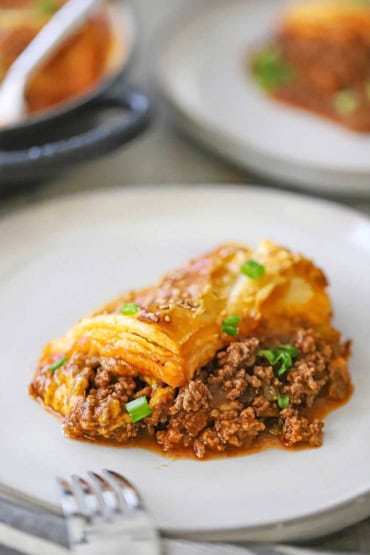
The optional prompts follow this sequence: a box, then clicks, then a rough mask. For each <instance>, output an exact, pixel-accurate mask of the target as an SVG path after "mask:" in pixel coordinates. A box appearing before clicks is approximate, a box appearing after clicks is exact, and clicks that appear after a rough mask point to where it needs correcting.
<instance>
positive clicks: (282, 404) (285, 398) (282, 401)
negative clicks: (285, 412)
mask: <svg viewBox="0 0 370 555" xmlns="http://www.w3.org/2000/svg"><path fill="white" fill-rule="evenodd" d="M277 404H278V407H279V408H280V409H287V408H288V407H289V395H282V394H281V393H279V395H278V398H277Z"/></svg>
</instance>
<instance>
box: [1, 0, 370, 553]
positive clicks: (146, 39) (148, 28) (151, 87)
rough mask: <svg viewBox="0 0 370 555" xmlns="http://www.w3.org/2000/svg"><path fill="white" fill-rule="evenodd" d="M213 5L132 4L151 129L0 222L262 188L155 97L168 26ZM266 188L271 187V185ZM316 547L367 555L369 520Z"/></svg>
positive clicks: (32, 193)
mask: <svg viewBox="0 0 370 555" xmlns="http://www.w3.org/2000/svg"><path fill="white" fill-rule="evenodd" d="M219 1H222V0H133V2H132V3H133V5H134V8H135V9H136V12H137V16H138V21H139V29H140V38H139V46H138V53H137V57H136V61H135V64H134V66H133V68H132V70H131V76H130V80H131V81H132V82H133V83H136V84H139V85H142V86H143V87H144V88H145V89H146V90H147V92H149V93H150V95H151V96H152V98H153V99H154V100H155V102H156V111H157V115H156V119H155V122H154V124H153V126H152V128H151V129H150V130H149V131H148V132H147V133H146V134H145V135H144V136H143V137H140V138H139V139H137V140H136V141H134V142H133V143H132V144H130V145H129V146H127V147H124V148H122V149H120V150H118V151H116V152H115V153H114V154H111V155H109V156H107V157H106V158H104V159H102V160H97V161H95V162H92V163H90V164H88V165H86V166H84V167H80V168H78V169H75V170H73V171H71V172H69V173H68V174H66V175H63V176H59V177H58V178H57V179H55V180H54V181H52V182H49V183H46V184H44V185H42V186H40V187H38V188H36V189H34V190H25V191H22V192H19V193H17V194H14V195H12V196H11V197H10V196H7V197H4V198H2V199H1V198H0V217H2V216H3V215H5V214H7V213H9V212H12V211H13V210H16V209H17V208H19V207H24V206H26V205H27V204H29V203H33V202H38V201H39V200H40V199H45V198H52V197H57V196H61V195H65V194H68V193H73V192H77V191H89V190H92V189H97V188H108V187H118V186H119V187H121V186H125V185H135V184H157V185H158V187H160V186H161V184H165V183H166V184H169V183H170V184H177V186H179V184H186V183H240V184H241V186H243V184H244V186H248V184H251V183H261V186H266V185H267V183H266V182H265V181H264V182H263V181H262V180H261V179H259V178H258V177H256V176H253V175H251V174H248V173H246V172H245V171H243V170H240V169H238V168H236V167H235V166H232V165H230V164H228V163H227V162H225V161H222V160H220V159H219V158H218V157H217V156H216V155H214V154H212V153H210V152H207V151H206V150H205V149H204V148H203V147H200V146H199V145H197V144H196V143H195V142H193V141H192V140H191V139H189V138H188V137H185V136H184V135H183V134H182V133H181V132H180V131H179V130H178V129H177V128H175V126H174V124H173V122H172V121H171V117H170V115H169V114H168V113H167V110H166V106H165V105H164V103H163V101H162V100H161V99H160V97H159V95H158V92H157V91H158V89H157V85H156V65H155V62H156V59H157V54H158V51H159V49H160V47H161V44H162V41H163V40H165V38H166V36H168V34H169V33H170V29H171V27H172V24H173V23H174V22H175V21H178V20H181V18H182V17H187V16H189V15H195V14H196V13H197V10H199V9H202V10H203V9H205V8H206V7H207V4H209V5H210V4H211V3H212V4H214V3H215V2H219ZM224 1H226V0H224ZM261 1H263V0H261ZM268 185H270V186H274V184H271V183H270V184H268ZM369 187H370V184H369ZM334 200H335V201H336V202H341V203H343V204H346V205H348V206H351V207H354V208H356V209H358V210H360V211H362V212H364V213H366V214H368V215H370V198H369V200H366V201H365V200H361V199H355V198H352V197H350V196H349V197H348V198H343V197H342V198H334ZM369 468H370V467H369ZM369 471H370V470H369ZM36 516H38V519H37V520H36V518H35V517H36ZM1 521H3V522H6V523H8V524H10V525H11V526H13V527H22V528H24V529H27V530H30V529H32V527H33V528H34V529H35V531H36V532H37V533H38V534H39V535H40V534H42V533H45V534H46V535H47V537H49V538H50V539H53V538H54V539H55V540H56V541H58V542H64V541H65V539H64V536H63V533H64V529H63V526H62V525H61V523H60V522H59V523H58V522H57V521H56V520H55V517H48V516H47V515H41V518H40V515H32V514H30V513H29V512H27V511H25V510H23V509H22V510H20V509H17V508H16V507H15V506H13V505H12V504H9V503H5V502H3V503H1V502H0V522H1ZM0 530H1V529H0ZM316 543H317V545H319V546H320V547H326V548H333V549H334V548H337V549H353V550H355V549H359V550H362V551H364V552H367V553H370V520H368V521H366V522H364V523H361V524H358V525H356V526H353V527H351V528H350V529H347V530H344V531H342V532H340V533H338V534H335V535H334V536H332V537H330V538H325V539H324V540H319V541H318V542H316ZM0 544H1V534H0ZM5 553H6V554H8V553H9V555H10V553H13V552H11V551H8V550H6V548H2V547H1V545H0V554H4V555H5Z"/></svg>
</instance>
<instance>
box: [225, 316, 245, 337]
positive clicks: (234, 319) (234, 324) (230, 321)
mask: <svg viewBox="0 0 370 555" xmlns="http://www.w3.org/2000/svg"><path fill="white" fill-rule="evenodd" d="M240 320H241V318H240V316H239V315H238V314H231V316H227V317H226V318H225V319H224V320H223V321H222V331H223V332H224V333H227V334H228V335H233V336H235V335H238V333H239V329H238V324H239V323H240Z"/></svg>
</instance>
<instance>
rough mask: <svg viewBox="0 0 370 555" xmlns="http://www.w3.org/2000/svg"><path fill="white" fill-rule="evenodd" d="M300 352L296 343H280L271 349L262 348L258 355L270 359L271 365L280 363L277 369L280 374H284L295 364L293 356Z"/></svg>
mask: <svg viewBox="0 0 370 555" xmlns="http://www.w3.org/2000/svg"><path fill="white" fill-rule="evenodd" d="M297 354H298V349H297V347H295V346H294V345H280V347H272V348H271V349H260V350H259V351H258V352H257V355H258V356H260V357H264V358H266V359H267V360H268V362H269V363H270V364H271V366H275V365H276V364H279V363H280V366H279V368H278V370H277V373H278V376H282V375H283V374H285V372H287V370H289V368H291V367H292V366H293V358H294V357H296V356H297Z"/></svg>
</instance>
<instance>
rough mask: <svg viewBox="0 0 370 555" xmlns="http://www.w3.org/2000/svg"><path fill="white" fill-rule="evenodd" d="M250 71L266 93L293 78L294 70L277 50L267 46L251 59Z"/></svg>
mask: <svg viewBox="0 0 370 555" xmlns="http://www.w3.org/2000/svg"><path fill="white" fill-rule="evenodd" d="M252 70H253V73H254V76H255V78H256V80H257V81H258V83H259V84H260V85H261V86H262V87H263V88H264V89H267V90H268V91H272V92H273V91H274V90H275V89H277V88H278V87H279V86H280V85H283V84H284V83H289V81H291V80H292V79H293V78H294V70H293V68H292V66H291V65H290V64H288V63H287V62H286V61H285V60H284V58H283V57H282V55H281V52H280V51H279V49H278V48H276V47H274V46H269V47H267V48H264V49H263V50H260V51H259V52H257V53H256V54H255V55H254V56H253V59H252Z"/></svg>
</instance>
